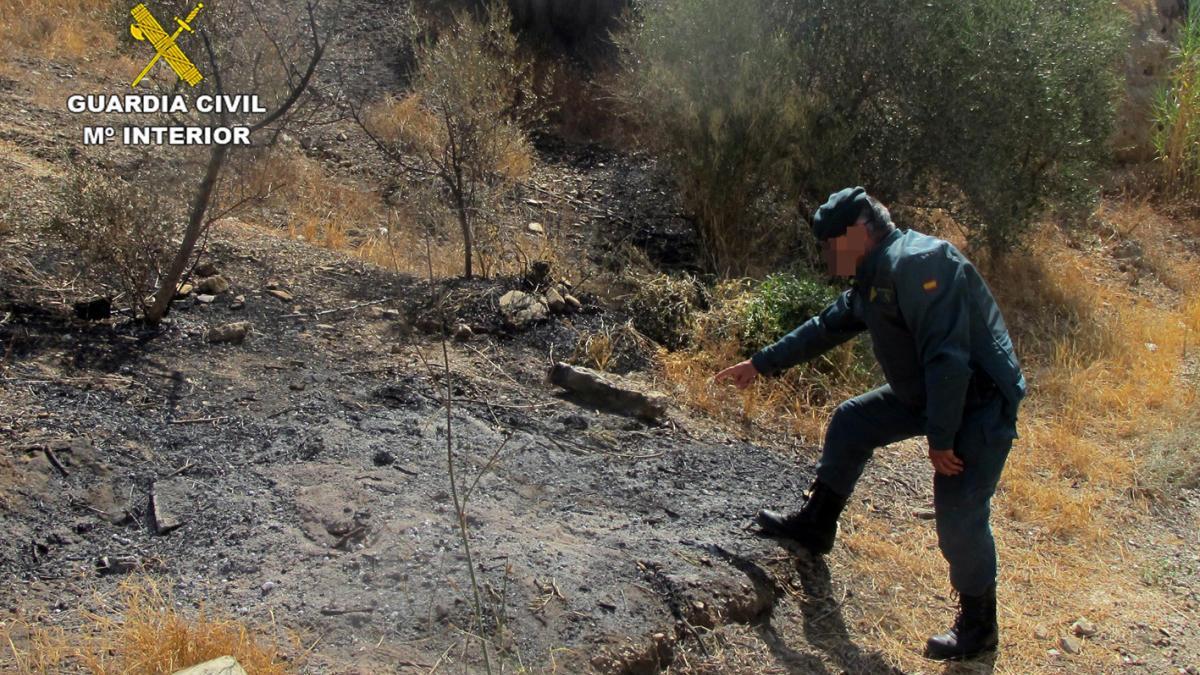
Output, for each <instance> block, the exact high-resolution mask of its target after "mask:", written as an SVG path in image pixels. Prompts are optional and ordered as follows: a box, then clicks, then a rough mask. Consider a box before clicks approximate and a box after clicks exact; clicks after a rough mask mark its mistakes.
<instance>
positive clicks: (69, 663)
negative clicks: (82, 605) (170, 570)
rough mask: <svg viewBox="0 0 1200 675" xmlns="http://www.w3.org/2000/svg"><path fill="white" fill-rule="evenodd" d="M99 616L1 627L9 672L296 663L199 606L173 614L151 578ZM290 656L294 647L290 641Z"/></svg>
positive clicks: (281, 670)
mask: <svg viewBox="0 0 1200 675" xmlns="http://www.w3.org/2000/svg"><path fill="white" fill-rule="evenodd" d="M100 604H101V605H102V606H103V609H102V610H101V611H100V612H95V613H93V612H85V613H83V615H82V619H83V621H82V622H81V623H80V624H78V625H76V626H72V627H66V628H63V627H54V628H50V627H46V626H44V625H39V623H35V622H28V621H27V622H22V623H10V624H8V625H4V624H0V644H3V645H6V646H7V648H8V650H9V655H10V656H11V667H12V668H13V669H14V670H15V672H18V673H23V674H25V673H28V674H39V675H40V674H43V673H63V672H86V673H92V674H93V675H117V674H118V673H119V674H121V675H143V674H144V675H157V674H158V673H173V672H175V671H176V670H180V669H182V668H186V667H188V666H192V665H196V664H198V663H203V662H205V661H209V660H212V659H215V658H219V657H221V656H233V657H234V658H236V659H237V660H238V662H239V663H240V664H241V665H242V666H243V667H244V668H245V669H246V670H247V672H250V673H256V674H261V675H284V674H285V673H289V672H293V670H294V666H293V665H292V664H290V663H289V662H288V661H287V660H286V658H285V657H284V649H285V646H284V645H281V644H280V643H279V642H278V641H276V640H275V639H274V638H271V637H263V634H265V633H267V632H273V629H270V628H268V629H267V630H265V631H263V632H262V633H260V632H259V631H257V630H255V629H252V628H250V627H248V626H247V625H245V624H244V623H242V622H240V621H237V620H233V619H228V618H222V617H218V616H215V615H213V614H211V613H209V612H208V611H207V610H206V609H205V608H204V607H203V606H202V607H201V608H200V609H198V610H196V611H195V612H194V613H193V612H184V611H182V610H180V609H178V607H177V605H176V603H175V602H173V601H172V599H171V597H170V596H169V595H168V594H165V593H163V592H162V591H161V590H160V589H159V587H158V585H157V583H156V582H155V581H154V580H152V579H148V578H147V579H139V580H133V581H128V582H126V583H123V584H122V585H121V587H120V589H119V590H118V591H117V593H116V594H115V596H114V597H113V598H112V599H111V602H109V601H108V600H107V599H103V598H102V599H101V600H100ZM286 648H287V649H288V650H290V651H291V652H293V653H295V652H299V651H300V646H299V644H298V643H296V641H295V639H294V638H293V640H292V642H291V644H288V645H286Z"/></svg>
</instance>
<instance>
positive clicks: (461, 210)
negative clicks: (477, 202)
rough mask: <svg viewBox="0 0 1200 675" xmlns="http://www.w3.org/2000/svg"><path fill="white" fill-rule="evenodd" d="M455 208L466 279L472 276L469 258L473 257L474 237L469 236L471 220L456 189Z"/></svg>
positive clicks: (465, 205)
mask: <svg viewBox="0 0 1200 675" xmlns="http://www.w3.org/2000/svg"><path fill="white" fill-rule="evenodd" d="M454 199H455V206H457V208H456V209H455V210H456V211H458V225H459V227H461V228H462V236H463V276H465V277H466V278H467V279H470V278H471V277H472V274H473V273H472V268H471V260H472V257H473V249H474V237H472V236H471V221H470V219H468V218H467V203H466V201H465V200H464V199H463V196H462V193H460V192H459V191H458V190H455V191H454Z"/></svg>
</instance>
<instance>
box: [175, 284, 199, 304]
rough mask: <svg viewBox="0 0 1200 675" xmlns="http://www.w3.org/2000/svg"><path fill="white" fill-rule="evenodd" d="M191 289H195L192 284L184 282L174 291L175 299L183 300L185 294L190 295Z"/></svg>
mask: <svg viewBox="0 0 1200 675" xmlns="http://www.w3.org/2000/svg"><path fill="white" fill-rule="evenodd" d="M193 290H195V287H194V286H192V285H191V284H184V285H182V286H180V287H179V290H177V291H175V299H176V300H183V299H184V298H186V297H187V296H189V295H191V294H192V291H193Z"/></svg>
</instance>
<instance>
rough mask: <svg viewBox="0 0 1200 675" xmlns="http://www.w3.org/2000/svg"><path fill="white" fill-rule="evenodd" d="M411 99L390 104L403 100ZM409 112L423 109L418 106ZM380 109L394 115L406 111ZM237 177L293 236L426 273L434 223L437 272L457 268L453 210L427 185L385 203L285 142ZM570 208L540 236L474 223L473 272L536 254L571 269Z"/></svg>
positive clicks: (512, 269)
mask: <svg viewBox="0 0 1200 675" xmlns="http://www.w3.org/2000/svg"><path fill="white" fill-rule="evenodd" d="M409 100H411V99H404V100H403V101H400V102H395V103H393V104H392V105H395V106H402V107H403V106H406V105H407V104H406V103H405V101H409ZM417 110H418V111H419V109H417ZM393 112H394V111H393ZM410 112H411V111H410ZM422 114H423V113H422ZM412 115H413V116H415V117H420V116H421V115H420V114H418V112H413V113H412ZM383 117H384V118H385V119H389V120H395V119H397V118H403V117H405V115H400V114H389V115H385V116H383ZM513 161H517V159H513ZM513 170H514V171H519V170H520V169H519V168H514V169H513ZM235 182H236V183H237V184H238V185H239V186H240V188H241V189H242V190H244V193H245V194H248V195H262V196H265V204H266V205H267V206H268V207H269V208H272V209H277V210H280V211H283V212H284V213H286V214H287V226H286V227H287V231H288V234H289V235H291V236H292V237H296V238H301V239H303V240H304V241H307V242H309V243H311V244H314V245H316V246H321V247H324V248H329V249H334V250H342V251H349V252H351V253H353V254H355V255H356V256H358V257H360V258H362V259H363V260H366V261H368V262H371V263H373V264H376V265H379V266H381V267H386V268H388V269H391V270H394V271H397V272H402V273H406V274H411V275H414V276H420V277H424V276H425V275H426V274H427V271H428V268H427V265H428V263H427V260H426V257H427V256H426V237H425V232H426V228H427V227H428V224H429V223H432V224H433V227H432V229H433V232H434V234H433V236H432V237H431V238H430V248H431V252H432V259H433V272H434V276H435V277H439V278H451V277H458V276H461V275H462V271H463V253H462V250H463V245H462V234H461V231H460V230H459V226H458V224H457V223H456V222H454V220H453V216H452V214H451V213H450V212H449V211H448V210H447V209H446V208H445V207H444V206H443V205H440V204H438V203H437V200H436V197H435V196H434V195H432V194H430V191H429V190H428V189H423V188H416V187H413V186H409V187H410V188H411V189H409V190H408V192H407V193H406V194H405V195H404V196H403V197H400V198H398V199H397V198H393V199H392V200H391V202H390V203H389V201H386V200H384V199H383V197H382V195H381V194H380V193H379V191H378V190H375V189H371V188H370V187H364V185H363V183H361V182H356V181H352V180H348V179H343V178H341V177H338V176H336V175H334V174H332V173H331V172H330V171H329V170H328V169H327V168H326V167H325V166H324V165H323V164H322V163H321V162H320V161H318V160H314V159H311V158H309V157H306V156H305V155H303V154H302V153H300V152H299V151H296V150H289V149H282V148H280V149H275V150H273V151H271V152H269V153H267V154H265V155H263V156H262V157H259V158H258V159H257V160H256V161H255V162H253V163H252V164H250V165H249V166H246V167H244V168H243V169H242V170H241V172H240V175H239V177H238V178H237V179H236V180H235ZM569 216H570V213H564V214H561V215H560V218H559V221H560V222H557V223H556V224H555V225H557V226H550V224H549V223H548V224H547V228H546V229H547V231H548V233H547V234H546V235H544V236H543V235H531V234H529V233H526V232H524V231H523V230H522V229H521V228H519V227H518V226H517V224H516V223H511V222H510V223H500V222H491V221H489V222H481V223H477V224H476V227H475V239H476V241H475V246H476V250H475V256H476V260H475V264H476V268H477V270H478V272H479V273H480V274H481V275H482V276H485V277H487V276H497V275H510V274H519V273H523V272H524V271H525V266H526V265H527V264H528V263H529V262H531V261H534V260H547V261H550V262H551V263H552V264H553V265H554V266H555V269H557V270H559V271H560V272H561V271H562V270H566V269H568V267H569V266H568V264H567V261H566V260H565V258H564V257H563V256H564V251H565V241H564V239H563V237H564V229H565V228H564V227H563V226H562V225H563V223H564V222H565V221H566V219H568V218H569Z"/></svg>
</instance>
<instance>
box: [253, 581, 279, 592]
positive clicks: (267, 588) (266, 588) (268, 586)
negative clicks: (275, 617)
mask: <svg viewBox="0 0 1200 675" xmlns="http://www.w3.org/2000/svg"><path fill="white" fill-rule="evenodd" d="M278 586H279V584H277V583H275V582H274V581H264V582H263V585H262V586H259V587H258V590H260V591H262V594H263V595H266V594H268V593H270V592H271V591H273V590H275V589H276V588H277V587H278Z"/></svg>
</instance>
